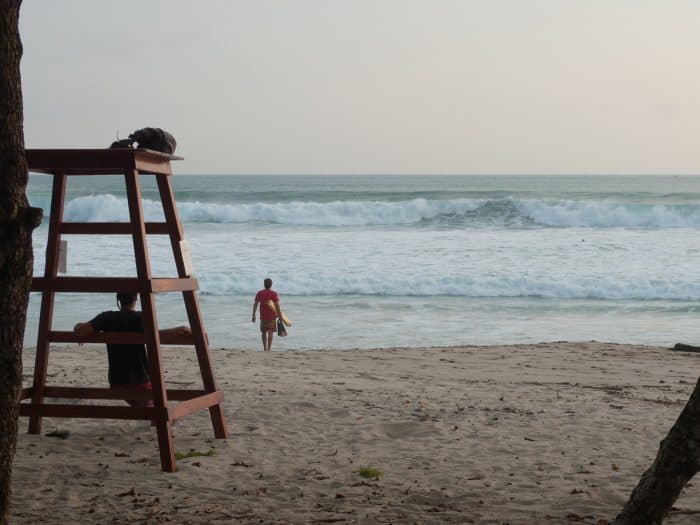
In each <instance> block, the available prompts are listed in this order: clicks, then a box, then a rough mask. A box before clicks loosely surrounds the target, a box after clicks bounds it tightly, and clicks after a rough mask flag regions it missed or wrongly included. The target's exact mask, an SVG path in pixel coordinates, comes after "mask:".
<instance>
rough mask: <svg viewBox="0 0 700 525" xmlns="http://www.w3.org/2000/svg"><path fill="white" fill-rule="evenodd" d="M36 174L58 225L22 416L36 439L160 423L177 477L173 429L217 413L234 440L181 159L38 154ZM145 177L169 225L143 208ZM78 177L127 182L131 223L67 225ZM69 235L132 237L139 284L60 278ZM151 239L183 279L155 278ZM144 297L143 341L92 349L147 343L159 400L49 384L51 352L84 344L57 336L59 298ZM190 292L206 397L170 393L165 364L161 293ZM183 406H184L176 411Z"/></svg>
mask: <svg viewBox="0 0 700 525" xmlns="http://www.w3.org/2000/svg"><path fill="white" fill-rule="evenodd" d="M26 155H27V164H28V166H29V170H30V171H32V172H38V173H47V174H50V175H53V192H52V197H51V217H50V220H49V232H48V242H47V245H46V265H45V268H44V277H38V278H37V277H35V278H34V279H33V282H32V291H36V292H41V293H42V297H41V311H40V317H39V330H38V340H37V345H36V363H35V367H34V381H33V385H32V387H30V388H25V389H23V390H22V393H21V400H26V399H29V400H30V401H29V402H28V403H27V402H20V415H22V416H28V417H29V433H30V434H38V433H40V432H41V418H42V417H44V416H46V417H89V418H105V419H143V420H147V421H151V420H152V421H154V423H155V426H156V430H157V433H158V446H159V449H160V461H161V466H162V468H163V470H164V471H166V472H174V471H175V470H176V466H175V455H174V451H173V440H172V433H171V423H172V421H174V420H176V419H179V418H181V417H183V416H185V415H187V414H190V413H192V412H194V411H197V410H202V409H205V408H208V409H209V413H210V416H211V422H212V425H213V427H214V435H215V436H216V437H217V438H226V437H227V435H228V430H227V428H226V423H225V421H224V417H223V412H222V409H221V403H222V401H223V398H224V394H223V392H222V391H221V390H219V389H218V388H217V385H216V380H215V379H214V372H213V370H212V365H211V359H210V356H209V350H208V347H207V336H206V333H205V331H204V324H203V322H202V317H201V315H200V312H199V305H198V301H197V295H196V290H197V289H198V283H197V280H196V279H195V278H193V277H192V276H191V275H190V269H189V268H188V266H189V259H188V258H189V254H188V253H185V251H186V248H185V245H184V244H183V242H182V241H183V234H182V226H181V225H180V221H179V218H178V214H177V210H176V208H175V199H174V196H173V190H172V186H171V184H170V175H171V174H172V171H171V167H170V161H171V160H179V159H180V157H175V156H172V155H166V154H163V153H159V152H156V151H150V150H142V149H131V148H124V149H34V150H31V149H30V150H27V151H26ZM143 174H149V175H155V177H156V182H157V184H158V190H159V192H160V197H161V201H162V203H163V212H164V215H165V222H162V223H161V222H145V221H144V216H143V207H142V203H141V183H140V178H141V175H143ZM70 175H123V176H124V178H125V181H126V195H127V200H128V204H129V217H130V222H101V223H97V222H89V223H88V222H64V221H63V207H64V197H65V192H66V179H67V177H68V176H70ZM62 234H71V235H75V234H96V235H115V234H118V235H131V237H132V239H133V245H134V255H135V257H136V273H137V276H136V277H75V276H65V277H59V276H58V260H59V246H60V238H61V235H62ZM147 234H162V235H168V236H169V237H170V244H171V246H172V250H173V254H174V256H175V265H176V267H177V273H178V276H177V277H176V278H154V277H153V276H152V275H151V268H150V263H149V257H148V245H147V242H146V235H147ZM118 291H128V292H138V294H139V296H140V298H141V309H142V318H143V327H144V332H143V333H101V334H97V335H96V336H94V337H91V338H89V339H87V342H92V343H141V344H145V345H146V348H147V351H148V361H149V366H150V374H151V383H152V385H153V390H152V392H148V391H144V390H137V389H132V388H120V389H110V388H88V387H68V386H49V385H47V384H46V374H47V366H48V360H49V344H50V343H52V342H60V343H73V342H77V339H76V336H75V334H74V333H73V332H59V331H53V330H52V329H51V324H52V318H53V306H54V297H55V294H56V293H57V292H98V293H106V292H118ZM175 291H178V292H182V296H183V299H184V302H185V308H186V310H187V317H188V319H189V323H190V328H191V330H192V335H191V336H183V337H182V338H181V340H178V341H176V342H173V343H176V344H190V345H194V347H195V350H196V353H197V360H198V362H199V369H200V372H201V375H202V381H203V389H201V390H170V389H166V388H165V380H164V376H163V366H162V362H161V358H160V344H161V343H160V339H159V335H158V323H157V319H156V309H155V301H154V296H153V294H154V293H157V292H175ZM44 398H72V399H122V400H123V399H133V400H142V399H152V400H153V407H144V408H141V407H132V406H115V405H76V404H56V403H45V402H44ZM171 401H177V402H178V403H174V404H173V403H171Z"/></svg>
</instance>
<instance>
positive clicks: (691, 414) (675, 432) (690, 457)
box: [612, 380, 700, 525]
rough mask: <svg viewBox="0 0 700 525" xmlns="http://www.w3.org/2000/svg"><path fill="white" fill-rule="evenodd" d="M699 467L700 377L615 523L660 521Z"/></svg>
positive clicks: (648, 524)
mask: <svg viewBox="0 0 700 525" xmlns="http://www.w3.org/2000/svg"><path fill="white" fill-rule="evenodd" d="M698 467H700V380H698V383H697V384H696V385H695V390H693V393H692V394H691V396H690V399H689V400H688V403H687V404H686V405H685V408H684V409H683V412H681V415H680V416H678V420H676V423H675V425H673V428H671V431H670V432H669V433H668V436H666V438H665V439H664V440H663V441H662V442H661V446H660V447H659V452H658V453H657V455H656V459H655V460H654V463H652V465H651V467H649V468H648V469H647V471H646V472H645V473H644V474H643V475H642V477H641V479H640V480H639V484H638V485H637V486H636V487H635V489H634V490H633V491H632V494H631V495H630V499H629V501H628V502H627V504H626V505H625V506H624V508H623V509H622V512H621V513H620V514H618V515H617V517H616V518H615V519H614V520H613V522H612V525H654V524H659V523H661V522H662V521H663V519H664V518H665V517H666V515H667V514H668V512H669V511H670V510H671V506H672V505H673V502H674V501H676V499H677V498H678V496H679V495H680V493H681V490H683V487H684V486H685V484H686V483H687V482H688V481H689V480H690V478H692V477H693V475H694V474H695V473H696V472H697V471H698Z"/></svg>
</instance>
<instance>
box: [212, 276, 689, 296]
mask: <svg viewBox="0 0 700 525" xmlns="http://www.w3.org/2000/svg"><path fill="white" fill-rule="evenodd" d="M283 282H284V293H285V295H291V296H336V295H370V296H414V297H434V296H452V297H537V298H546V299H603V300H679V301H697V300H700V283H687V282H682V281H667V280H660V279H647V280H642V279H629V280H620V279H619V278H618V277H611V278H603V279H592V278H585V277H579V278H576V279H573V280H564V279H562V280H557V279H537V278H529V277H520V276H506V275H504V276H498V277H481V278H479V279H474V278H470V277H459V276H449V277H441V278H428V277H418V278H414V277H408V276H405V277H404V276H387V275H374V276H373V275H367V276H344V275H343V274H342V273H337V274H325V275H307V276H301V277H294V276H286V277H285V278H284V279H283ZM199 283H200V287H201V291H202V293H204V294H208V295H250V294H253V293H255V292H256V291H257V290H258V289H259V288H260V282H259V279H257V278H247V279H246V278H244V279H241V278H240V277H237V278H233V277H230V276H227V275H221V274H218V275H217V274H203V275H200V276H199Z"/></svg>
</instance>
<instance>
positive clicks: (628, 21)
mask: <svg viewBox="0 0 700 525" xmlns="http://www.w3.org/2000/svg"><path fill="white" fill-rule="evenodd" d="M699 27H700V2H697V1H696V0H685V1H684V0H658V1H646V0H483V1H481V0H473V1H472V0H451V1H450V0H421V1H418V0H344V1H340V0H293V1H292V0H278V1H271V0H249V1H232V0H231V1H227V0H219V1H214V0H199V1H194V0H158V1H156V0H119V1H116V2H115V1H95V0H60V1H55V0H24V2H23V6H22V11H21V17H20V32H21V36H22V41H23V45H24V57H23V59H22V82H23V90H24V114H25V124H24V132H25V140H26V145H27V147H29V148H32V147H33V148H39V147H48V148H72V147H106V146H108V145H109V144H110V143H111V142H112V140H114V138H115V135H116V133H117V131H119V133H120V135H121V136H122V137H125V136H126V135H128V134H129V133H130V132H132V131H134V130H135V129H137V128H141V127H145V126H157V127H162V128H164V129H166V130H168V131H170V132H171V133H172V134H173V135H174V136H175V137H176V139H177V141H178V150H177V153H178V154H180V155H182V156H184V157H185V161H184V162H182V163H179V164H178V165H177V166H176V171H178V172H180V173H190V174H195V173H207V174H214V173H221V174H263V173H280V174H283V173H296V174H307V173H308V174H355V173H367V174H385V173H386V174H388V173H412V174H435V173H439V174H500V173H512V174H520V173H533V174H535V173H541V174H560V173H574V174H621V173H632V174H634V173H658V174H668V173H673V174H687V173H694V174H697V173H700V67H698V66H699V65H698V61H699V60H700V30H698V28H699Z"/></svg>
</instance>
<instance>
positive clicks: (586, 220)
mask: <svg viewBox="0 0 700 525" xmlns="http://www.w3.org/2000/svg"><path fill="white" fill-rule="evenodd" d="M143 208H144V214H145V217H146V220H149V221H159V220H162V218H163V213H162V208H161V204H160V202H157V201H153V200H148V199H144V201H143ZM45 211H48V210H45ZM178 211H179V213H180V218H181V220H182V221H183V222H185V223H264V224H282V225H299V226H319V227H323V226H328V227H342V226H382V225H385V226H401V225H404V226H413V225H415V226H426V225H438V226H446V227H455V228H459V227H462V228H469V227H493V226H497V227H498V226H501V227H513V228H523V227H554V228H567V227H579V228H652V229H654V228H656V229H660V228H698V227H700V205H697V204H638V203H620V202H609V201H584V200H539V199H516V198H505V199H466V198H459V199H443V200H437V199H436V200H431V199H424V198H417V199H411V200H406V201H398V202H392V201H360V200H357V201H355V200H348V201H334V202H305V201H287V202H277V203H274V202H258V203H253V204H250V203H247V204H220V203H207V202H199V201H193V202H188V201H185V202H179V203H178ZM65 220H67V221H86V222H101V221H126V220H128V211H127V204H126V200H125V199H123V198H119V197H116V196H114V195H111V194H99V195H87V196H82V197H76V198H74V199H72V200H70V201H69V202H68V203H67V205H66V209H65Z"/></svg>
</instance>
